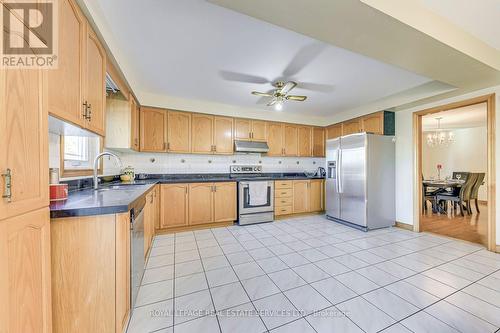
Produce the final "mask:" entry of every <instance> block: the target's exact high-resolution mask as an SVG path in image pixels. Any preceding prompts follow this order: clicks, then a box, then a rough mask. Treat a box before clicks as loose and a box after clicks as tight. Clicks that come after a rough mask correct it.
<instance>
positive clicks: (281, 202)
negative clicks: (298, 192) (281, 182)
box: [274, 197, 293, 207]
mask: <svg viewBox="0 0 500 333" xmlns="http://www.w3.org/2000/svg"><path fill="white" fill-rule="evenodd" d="M292 204H293V200H292V197H288V198H275V199H274V205H275V206H276V207H283V206H291V205H292Z"/></svg>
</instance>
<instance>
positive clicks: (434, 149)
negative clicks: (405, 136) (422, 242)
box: [413, 94, 496, 251]
mask: <svg viewBox="0 0 500 333" xmlns="http://www.w3.org/2000/svg"><path fill="white" fill-rule="evenodd" d="M481 110H483V111H484V115H481ZM474 112H475V117H471V116H472V114H473V113H474ZM413 117H414V119H413V122H414V146H415V152H416V156H415V160H416V161H415V162H416V163H415V166H416V168H415V184H417V186H415V190H416V193H415V194H416V197H417V198H418V200H417V205H416V207H415V213H414V215H415V224H414V230H415V231H428V232H433V233H437V234H440V235H444V236H448V237H453V238H458V239H463V240H467V241H472V242H476V243H480V244H483V245H484V246H485V247H486V248H488V249H489V250H491V251H495V250H496V239H495V235H496V234H495V187H494V186H495V147H494V145H495V133H494V129H495V95H494V94H492V95H487V96H481V97H477V98H473V99H469V100H465V101H461V102H457V103H451V104H447V105H443V106H439V107H435V108H431V109H426V110H422V111H419V112H416V113H414V116H413ZM446 119H447V120H446ZM480 121H484V123H483V124H479V123H478V122H480ZM453 122H461V124H459V125H458V126H457V128H455V129H454V130H452V128H453V125H452V124H450V123H453ZM474 122H476V123H474ZM432 123H434V124H432ZM443 123H444V124H443ZM482 126H484V127H482ZM466 136H468V137H466ZM467 139H469V140H473V141H474V140H475V141H474V142H475V143H477V144H483V145H485V146H483V147H478V148H477V149H474V150H471V148H470V147H469V146H468V143H467V142H466V141H464V140H467ZM453 145H455V146H453ZM450 154H451V155H450ZM447 155H448V156H447ZM472 158H475V159H476V161H474V162H475V163H476V164H474V163H472V162H471V161H470V160H471V159H472ZM483 158H484V160H483V161H479V160H480V159H483ZM481 162H482V163H483V164H482V163H481ZM468 175H470V177H469V178H468V179H467V177H468ZM481 178H483V179H481ZM474 186H475V187H474ZM474 190H475V191H476V192H477V193H474ZM473 194H475V195H473Z"/></svg>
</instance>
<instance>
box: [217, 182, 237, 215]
mask: <svg viewBox="0 0 500 333" xmlns="http://www.w3.org/2000/svg"><path fill="white" fill-rule="evenodd" d="M214 189H215V191H214V222H224V221H235V220H236V218H237V217H236V202H237V200H236V197H237V193H236V183H235V182H227V183H214Z"/></svg>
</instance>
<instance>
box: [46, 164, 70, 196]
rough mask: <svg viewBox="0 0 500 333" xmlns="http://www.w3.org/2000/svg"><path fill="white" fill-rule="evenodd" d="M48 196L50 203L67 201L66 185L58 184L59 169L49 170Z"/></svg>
mask: <svg viewBox="0 0 500 333" xmlns="http://www.w3.org/2000/svg"><path fill="white" fill-rule="evenodd" d="M49 194H50V201H63V200H66V199H68V184H60V183H59V169H58V168H50V169H49Z"/></svg>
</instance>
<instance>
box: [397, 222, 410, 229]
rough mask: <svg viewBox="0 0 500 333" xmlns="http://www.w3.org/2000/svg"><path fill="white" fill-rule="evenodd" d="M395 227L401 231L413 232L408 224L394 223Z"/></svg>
mask: <svg viewBox="0 0 500 333" xmlns="http://www.w3.org/2000/svg"><path fill="white" fill-rule="evenodd" d="M396 227H398V228H401V229H405V230H409V231H413V224H408V223H403V222H398V221H396Z"/></svg>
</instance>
